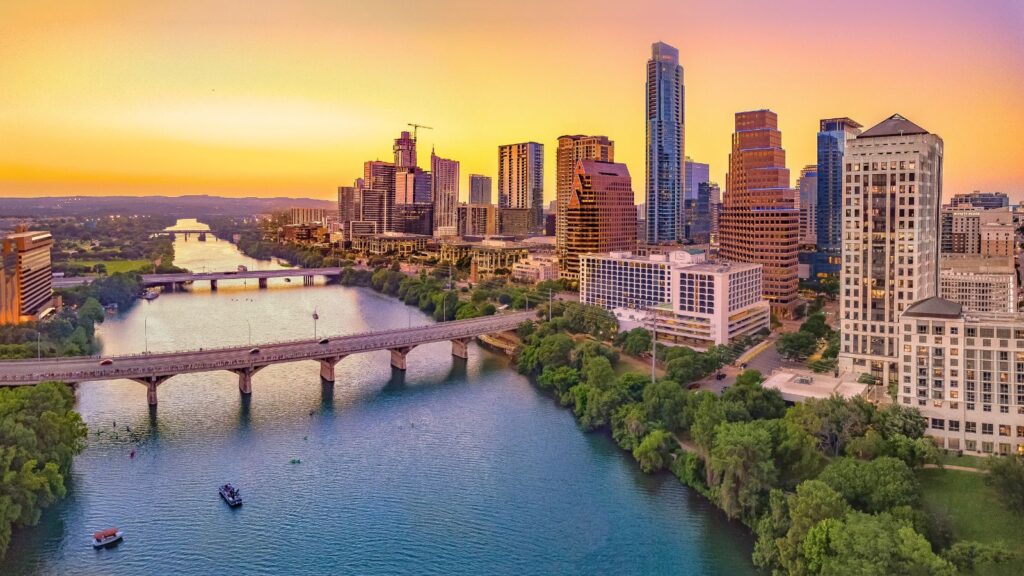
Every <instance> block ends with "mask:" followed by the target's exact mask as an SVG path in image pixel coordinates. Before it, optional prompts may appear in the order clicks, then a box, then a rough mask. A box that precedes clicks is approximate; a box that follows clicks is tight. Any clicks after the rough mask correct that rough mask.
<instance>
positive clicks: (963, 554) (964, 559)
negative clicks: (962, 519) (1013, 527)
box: [942, 540, 1020, 572]
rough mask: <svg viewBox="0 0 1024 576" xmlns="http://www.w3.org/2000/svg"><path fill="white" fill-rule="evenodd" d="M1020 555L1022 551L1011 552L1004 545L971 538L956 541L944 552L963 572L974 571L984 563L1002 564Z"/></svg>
mask: <svg viewBox="0 0 1024 576" xmlns="http://www.w3.org/2000/svg"><path fill="white" fill-rule="evenodd" d="M1019 556H1020V553H1014V552H1011V551H1009V550H1007V549H1006V548H1005V547H1004V546H1002V545H999V544H984V543H982V542H974V541H971V540H965V541H961V542H956V543H954V544H953V545H952V546H950V547H949V548H948V549H946V550H945V551H943V552H942V557H943V558H945V559H946V560H947V561H948V562H949V563H950V564H952V565H953V566H956V569H957V570H960V571H961V572H973V571H974V569H975V568H977V567H978V566H981V565H983V564H1001V563H1004V562H1008V561H1010V560H1013V559H1015V558H1018V557H1019Z"/></svg>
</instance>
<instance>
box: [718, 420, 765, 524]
mask: <svg viewBox="0 0 1024 576" xmlns="http://www.w3.org/2000/svg"><path fill="white" fill-rule="evenodd" d="M708 467H709V469H710V471H711V481H710V482H709V485H711V486H713V487H714V486H717V489H718V505H719V506H720V507H721V508H722V510H723V511H724V512H725V514H726V515H727V516H729V517H730V518H740V517H742V518H746V519H754V518H756V517H757V516H758V514H759V513H760V511H761V508H762V505H763V503H764V500H765V498H766V497H767V495H768V491H769V490H770V489H771V487H772V486H773V485H774V483H775V479H776V477H777V475H778V471H777V470H776V469H775V462H774V460H773V458H772V435H771V432H770V431H769V429H768V427H767V425H766V423H765V422H763V421H754V422H726V423H723V424H719V425H718V428H717V429H716V432H715V439H714V444H713V446H712V448H711V458H710V459H709V461H708Z"/></svg>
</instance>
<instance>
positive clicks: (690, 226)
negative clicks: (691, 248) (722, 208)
mask: <svg viewBox="0 0 1024 576" xmlns="http://www.w3.org/2000/svg"><path fill="white" fill-rule="evenodd" d="M717 190H718V185H717V184H715V183H713V182H701V183H700V184H698V185H697V193H696V197H695V198H692V199H691V198H687V199H686V201H685V202H684V204H685V213H686V229H685V232H684V234H683V236H684V237H685V238H686V240H687V241H689V242H690V243H691V244H710V243H711V196H712V195H713V194H716V193H717Z"/></svg>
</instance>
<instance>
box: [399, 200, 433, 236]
mask: <svg viewBox="0 0 1024 576" xmlns="http://www.w3.org/2000/svg"><path fill="white" fill-rule="evenodd" d="M434 220H435V218H434V205H433V204H431V203H429V202H417V203H415V204H396V205H395V216H394V219H393V221H392V224H394V228H395V233H397V234H416V235H420V236H430V235H431V234H433V233H434Z"/></svg>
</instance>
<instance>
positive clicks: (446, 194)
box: [430, 152, 459, 230]
mask: <svg viewBox="0 0 1024 576" xmlns="http://www.w3.org/2000/svg"><path fill="white" fill-rule="evenodd" d="M430 173H431V185H432V187H433V194H432V195H433V198H434V230H437V229H439V228H454V227H455V217H456V214H455V207H456V206H457V205H458V203H459V163H458V162H457V161H455V160H449V159H447V158H441V157H440V156H438V155H436V154H434V153H433V152H431V153H430Z"/></svg>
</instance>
